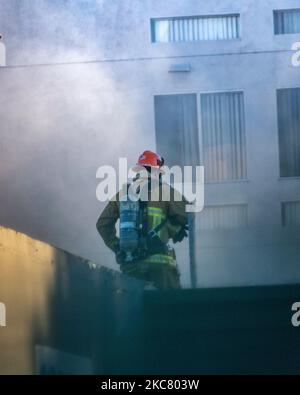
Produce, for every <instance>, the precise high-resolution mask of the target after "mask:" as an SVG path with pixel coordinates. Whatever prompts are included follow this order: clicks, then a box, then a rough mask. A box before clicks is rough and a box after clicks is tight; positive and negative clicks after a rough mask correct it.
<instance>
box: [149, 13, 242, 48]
mask: <svg viewBox="0 0 300 395" xmlns="http://www.w3.org/2000/svg"><path fill="white" fill-rule="evenodd" d="M239 30H240V28H239V15H225V16H215V17H212V16H208V17H188V18H168V19H153V20H152V35H153V36H152V40H153V41H154V42H190V41H203V40H233V39H237V38H239V36H240V33H239Z"/></svg>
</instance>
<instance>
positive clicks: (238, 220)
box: [199, 204, 248, 230]
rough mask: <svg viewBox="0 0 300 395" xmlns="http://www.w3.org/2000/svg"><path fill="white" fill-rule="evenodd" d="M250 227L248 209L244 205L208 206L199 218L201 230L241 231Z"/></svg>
mask: <svg viewBox="0 0 300 395" xmlns="http://www.w3.org/2000/svg"><path fill="white" fill-rule="evenodd" d="M247 226H248V208H247V205H244V204H236V205H226V206H207V207H205V208H204V210H203V211H202V213H201V215H200V218H199V229H200V230H222V229H241V228H246V227H247Z"/></svg>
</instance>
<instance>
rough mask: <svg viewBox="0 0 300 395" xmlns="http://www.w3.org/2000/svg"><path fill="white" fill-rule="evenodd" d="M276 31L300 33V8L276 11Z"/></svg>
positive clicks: (278, 32) (279, 32)
mask: <svg viewBox="0 0 300 395" xmlns="http://www.w3.org/2000/svg"><path fill="white" fill-rule="evenodd" d="M274 33H275V34H291V33H300V9H295V10H278V11H274Z"/></svg>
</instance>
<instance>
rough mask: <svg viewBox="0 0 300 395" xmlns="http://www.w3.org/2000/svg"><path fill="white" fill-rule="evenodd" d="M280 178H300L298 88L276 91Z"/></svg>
mask: <svg viewBox="0 0 300 395" xmlns="http://www.w3.org/2000/svg"><path fill="white" fill-rule="evenodd" d="M277 114H278V115H277V116H278V134H279V155H280V176H281V177H299V176H300V88H291V89H279V90H277Z"/></svg>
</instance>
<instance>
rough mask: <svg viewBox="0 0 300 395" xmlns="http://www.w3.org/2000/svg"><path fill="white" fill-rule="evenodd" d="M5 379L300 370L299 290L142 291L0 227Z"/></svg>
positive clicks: (0, 359)
mask: <svg viewBox="0 0 300 395" xmlns="http://www.w3.org/2000/svg"><path fill="white" fill-rule="evenodd" d="M0 273H1V276H0V302H2V303H5V305H6V311H7V314H6V316H7V317H6V318H7V326H6V327H0V350H1V353H0V373H2V374H3V373H8V374H12V373H29V374H30V373H40V374H59V373H74V374H84V373H97V374H103V373H108V374H141V373H144V374H151V373H152V374H153V373H155V374H168V373H169V374H171V373H172V374H191V373H194V374H202V373H209V374H211V373H222V374H231V373H245V374H248V373H258V374H263V373H271V374H273V373H277V374H281V373H294V374H299V373H300V358H299V354H300V326H298V327H296V326H293V325H292V322H291V319H292V315H293V311H292V305H293V304H294V303H295V302H299V301H300V285H299V284H298V285H297V284H295V285H283V286H262V287H236V288H208V289H195V290H187V289H185V290H179V291H165V292H158V291H144V283H143V282H140V281H138V280H134V279H132V278H129V277H126V276H123V275H122V274H120V273H119V272H114V271H112V270H109V269H107V268H103V267H101V266H97V265H95V264H93V263H92V262H89V261H85V260H83V259H81V258H79V257H76V256H73V255H71V254H68V253H67V252H65V251H62V250H58V249H56V248H54V247H51V246H49V245H47V244H44V243H42V242H39V241H36V240H33V239H31V238H29V237H27V236H25V235H23V234H20V233H17V232H14V231H12V230H9V229H5V228H0Z"/></svg>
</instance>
